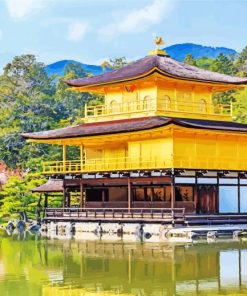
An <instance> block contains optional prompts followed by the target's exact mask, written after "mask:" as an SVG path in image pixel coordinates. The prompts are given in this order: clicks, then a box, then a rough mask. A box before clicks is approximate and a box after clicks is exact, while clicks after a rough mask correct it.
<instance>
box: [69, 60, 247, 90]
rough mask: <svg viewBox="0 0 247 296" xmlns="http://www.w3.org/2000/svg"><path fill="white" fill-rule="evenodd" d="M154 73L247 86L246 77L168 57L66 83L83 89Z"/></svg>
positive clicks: (140, 61) (135, 63) (191, 79)
mask: <svg viewBox="0 0 247 296" xmlns="http://www.w3.org/2000/svg"><path fill="white" fill-rule="evenodd" d="M154 72H158V73H160V74H162V75H164V76H167V77H171V78H175V79H181V80H190V81H201V82H206V83H220V84H233V85H241V84H247V78H246V77H245V78H240V77H235V76H229V75H225V74H220V73H216V72H211V71H207V70H203V69H200V68H198V67H195V66H191V65H187V64H185V63H182V62H178V61H176V60H174V59H172V58H170V57H169V56H166V55H150V56H146V57H144V58H142V59H140V60H137V61H136V62H133V63H131V64H129V65H127V66H125V67H122V68H120V69H116V70H113V71H111V72H108V73H104V74H102V75H98V76H93V77H86V78H78V79H74V80H67V81H65V83H67V84H68V85H69V86H72V87H83V86H90V85H102V84H110V83H116V82H122V81H126V82H127V81H128V80H134V79H139V78H142V77H145V76H148V75H150V74H152V73H154Z"/></svg>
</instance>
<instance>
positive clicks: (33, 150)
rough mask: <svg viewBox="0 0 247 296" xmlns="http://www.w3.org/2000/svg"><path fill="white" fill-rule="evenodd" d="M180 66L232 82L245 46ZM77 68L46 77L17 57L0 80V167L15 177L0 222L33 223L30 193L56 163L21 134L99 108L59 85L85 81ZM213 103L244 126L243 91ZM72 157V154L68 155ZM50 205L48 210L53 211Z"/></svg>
mask: <svg viewBox="0 0 247 296" xmlns="http://www.w3.org/2000/svg"><path fill="white" fill-rule="evenodd" d="M184 62H185V63H187V64H190V65H194V66H197V67H200V68H203V69H206V70H210V71H215V72H219V73H224V74H228V75H235V76H242V77H244V76H247V46H246V47H245V48H244V49H243V50H242V51H241V53H240V54H237V55H231V56H226V55H224V54H220V55H219V56H218V57H217V58H215V59H213V58H207V57H203V58H198V59H194V58H193V56H192V55H191V54H187V56H186V57H185V59H184ZM110 63H111V65H112V67H113V68H115V67H116V68H117V67H121V66H123V65H125V64H126V59H125V58H124V57H121V58H117V59H115V60H110ZM88 75H91V74H90V73H86V72H85V71H84V70H83V69H82V68H81V67H80V66H77V65H74V64H69V65H68V66H67V67H66V70H65V74H64V76H63V77H59V76H55V75H54V76H48V74H47V73H46V71H45V64H44V63H42V62H39V61H38V60H37V59H36V57H35V56H34V55H30V54H27V55H21V56H16V57H14V58H13V60H12V61H11V62H10V63H8V64H7V65H6V66H5V67H4V69H3V72H2V74H1V75H0V118H1V119H0V162H1V163H4V164H5V165H6V166H7V167H8V169H9V170H13V171H14V170H16V169H17V168H18V170H19V171H20V172H21V174H20V176H15V177H10V178H9V179H8V182H7V184H4V185H3V186H2V190H1V191H0V217H1V216H3V217H9V216H13V215H16V213H18V211H20V210H21V209H25V210H26V211H27V213H28V215H29V216H31V217H33V216H34V213H35V208H36V204H37V200H38V196H37V194H33V193H31V191H30V189H31V188H33V187H36V186H38V185H40V184H42V183H44V182H45V181H46V179H45V178H44V176H42V175H41V174H40V172H41V163H42V161H44V160H57V159H60V158H61V154H62V151H61V148H60V147H57V146H52V145H44V144H42V145H41V144H32V143H28V142H26V141H25V140H24V139H23V138H22V137H21V135H20V134H21V133H22V132H35V131H42V130H49V129H55V128H61V127H65V126H67V125H73V124H78V123H82V122H83V114H84V109H83V108H84V107H83V106H84V104H85V103H87V104H88V105H97V104H101V103H102V102H103V98H102V97H100V96H96V95H92V94H89V93H77V92H72V91H70V90H69V89H68V87H67V86H66V85H65V83H64V82H63V80H67V79H74V78H77V77H86V76H88ZM214 101H215V103H217V102H221V103H230V102H233V103H234V106H235V108H234V110H235V111H234V112H235V114H234V115H235V120H237V121H239V122H242V123H247V89H245V90H240V91H229V92H226V93H222V94H218V95H215V97H214ZM71 153H73V151H71ZM0 188H1V187H0ZM57 204H58V200H57V199H54V200H53V202H52V204H51V206H52V205H57Z"/></svg>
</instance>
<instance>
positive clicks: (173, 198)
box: [171, 174, 175, 209]
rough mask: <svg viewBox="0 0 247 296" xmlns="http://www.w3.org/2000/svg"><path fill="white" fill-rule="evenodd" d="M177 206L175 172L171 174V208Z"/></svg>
mask: <svg viewBox="0 0 247 296" xmlns="http://www.w3.org/2000/svg"><path fill="white" fill-rule="evenodd" d="M174 206H175V177H174V174H172V175H171V208H172V209H174Z"/></svg>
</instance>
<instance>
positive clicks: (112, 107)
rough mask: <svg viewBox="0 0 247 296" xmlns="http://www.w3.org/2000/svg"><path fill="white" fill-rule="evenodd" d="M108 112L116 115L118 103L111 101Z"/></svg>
mask: <svg viewBox="0 0 247 296" xmlns="http://www.w3.org/2000/svg"><path fill="white" fill-rule="evenodd" d="M110 111H111V113H116V112H118V103H117V101H116V100H112V101H111V102H110Z"/></svg>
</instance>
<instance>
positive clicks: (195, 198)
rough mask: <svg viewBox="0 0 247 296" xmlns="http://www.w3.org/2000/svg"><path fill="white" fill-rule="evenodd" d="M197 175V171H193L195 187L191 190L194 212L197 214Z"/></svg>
mask: <svg viewBox="0 0 247 296" xmlns="http://www.w3.org/2000/svg"><path fill="white" fill-rule="evenodd" d="M197 179H198V176H197V173H196V172H195V188H194V190H193V194H194V207H195V213H196V214H197V211H198V207H199V206H198V204H199V200H198V191H199V190H198V180H197Z"/></svg>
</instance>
